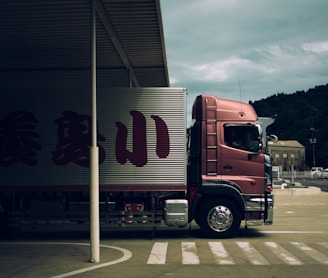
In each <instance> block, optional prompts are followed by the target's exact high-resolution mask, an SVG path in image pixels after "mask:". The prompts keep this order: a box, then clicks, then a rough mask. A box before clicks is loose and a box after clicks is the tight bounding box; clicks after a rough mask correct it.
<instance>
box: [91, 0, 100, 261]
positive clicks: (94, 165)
mask: <svg viewBox="0 0 328 278" xmlns="http://www.w3.org/2000/svg"><path fill="white" fill-rule="evenodd" d="M91 6H92V7H91V50H92V56H91V75H92V81H91V84H92V100H91V105H92V109H91V113H92V121H91V123H92V124H91V125H92V134H91V148H90V261H91V262H93V263H98V262H99V261H100V246H99V241H100V240H99V238H100V232H99V164H98V161H99V159H98V157H99V151H98V147H97V86H96V81H97V71H96V70H97V68H96V66H97V65H96V57H97V56H96V10H95V5H94V1H93V0H92V1H91Z"/></svg>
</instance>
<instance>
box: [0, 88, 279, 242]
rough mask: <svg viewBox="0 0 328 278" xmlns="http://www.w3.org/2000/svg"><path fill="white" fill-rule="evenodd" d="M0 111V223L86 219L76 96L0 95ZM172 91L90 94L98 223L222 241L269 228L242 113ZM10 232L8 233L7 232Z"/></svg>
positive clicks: (269, 209)
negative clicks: (194, 230)
mask: <svg viewBox="0 0 328 278" xmlns="http://www.w3.org/2000/svg"><path fill="white" fill-rule="evenodd" d="M5 99H6V101H5V102H2V105H1V106H2V107H1V110H0V146H1V147H0V177H1V179H0V194H1V199H0V201H1V208H2V211H3V212H6V214H7V215H8V218H9V220H8V222H9V225H14V224H12V222H15V221H16V222H15V223H16V224H15V225H22V224H23V223H24V221H25V222H28V221H33V223H36V222H38V221H39V222H42V221H46V222H47V223H51V221H53V222H54V223H55V222H56V221H57V222H58V221H61V222H65V223H67V222H70V223H73V222H79V223H80V222H88V217H89V208H90V205H89V204H90V197H89V193H90V192H89V191H90V186H89V183H90V178H89V177H90V152H89V151H90V145H91V130H92V129H91V123H92V121H91V107H90V92H88V91H87V90H85V91H84V90H72V89H67V90H64V89H61V90H58V89H57V90H55V89H54V90H49V89H47V90H43V89H29V90H28V89H24V90H9V91H8V92H7V93H6V97H5ZM187 110H188V109H187V92H186V89H184V88H110V89H98V90H97V146H98V149H99V192H100V194H99V211H100V217H99V221H100V225H109V226H116V227H131V226H133V225H139V226H140V225H145V226H151V227H157V226H158V225H164V224H165V225H168V226H178V227H184V226H186V225H188V224H189V223H191V222H192V221H195V222H196V223H197V224H198V225H199V227H200V228H201V230H202V232H203V234H204V236H206V237H209V238H227V237H233V236H234V235H235V234H236V232H237V231H238V229H239V228H240V225H241V221H245V225H246V226H248V225H261V224H272V223H273V205H274V198H273V194H272V171H271V158H270V154H269V152H268V149H267V143H266V142H267V138H268V136H266V135H265V134H266V133H265V132H264V130H263V128H265V127H263V126H262V124H261V122H260V120H259V118H258V116H257V114H256V112H255V110H254V109H253V107H252V106H251V105H250V104H247V103H242V102H238V101H233V100H226V99H222V98H218V97H216V96H214V95H209V94H202V95H199V96H197V97H196V98H195V100H194V102H193V106H192V112H191V115H190V116H191V117H192V123H191V125H190V126H189V127H188V128H187V114H188V111H187ZM17 223H18V224H17Z"/></svg>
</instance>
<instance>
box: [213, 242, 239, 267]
mask: <svg viewBox="0 0 328 278" xmlns="http://www.w3.org/2000/svg"><path fill="white" fill-rule="evenodd" d="M208 245H209V246H210V249H211V251H212V253H213V255H214V258H215V261H216V263H217V264H221V265H232V264H235V263H234V261H233V259H232V257H231V256H230V255H229V254H228V252H227V251H226V249H225V248H224V246H223V244H222V242H209V243H208Z"/></svg>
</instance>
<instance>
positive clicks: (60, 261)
mask: <svg viewBox="0 0 328 278" xmlns="http://www.w3.org/2000/svg"><path fill="white" fill-rule="evenodd" d="M274 213H275V220H274V224H273V225H272V226H258V227H250V228H248V229H245V227H244V226H242V227H241V229H240V231H239V233H238V234H237V236H236V237H235V238H232V239H224V240H213V239H206V238H203V237H202V235H201V233H200V231H199V229H198V227H197V226H196V225H192V226H191V229H189V227H186V228H183V229H178V228H167V227H162V228H160V229H159V230H158V231H156V233H155V234H152V230H146V229H143V230H132V229H129V230H116V231H108V230H105V229H102V233H101V261H100V263H98V264H93V263H89V262H88V260H89V255H90V253H89V249H90V246H89V238H88V236H89V234H88V227H87V225H81V226H79V229H75V230H60V229H57V230H56V229H55V228H54V227H51V226H50V227H48V230H47V229H45V230H43V231H41V230H40V231H36V230H35V231H33V230H31V231H29V232H26V233H24V234H21V235H19V236H17V237H16V238H13V239H10V240H5V241H1V242H0V265H1V272H0V277H84V278H85V277H115V278H116V277H118V278H120V277H122V278H123V277H124V278H126V277H236V278H239V277H240V278H241V277H242V278H244V277H261V278H262V277H264V278H266V277H268V278H273V277H275V278H278V277H289V278H294V277H295V278H296V277H297V278H300V277H326V274H327V266H328V193H321V194H318V195H311V196H276V202H275V212H274ZM74 227H76V226H74Z"/></svg>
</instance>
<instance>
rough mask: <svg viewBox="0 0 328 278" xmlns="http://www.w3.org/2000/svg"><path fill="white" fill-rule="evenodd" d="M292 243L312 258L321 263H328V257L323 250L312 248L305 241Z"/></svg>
mask: <svg viewBox="0 0 328 278" xmlns="http://www.w3.org/2000/svg"><path fill="white" fill-rule="evenodd" d="M291 244H292V245H294V246H295V247H297V248H298V249H299V250H301V251H303V252H304V253H305V254H307V255H308V256H310V257H311V258H312V259H314V260H316V261H317V262H319V263H321V264H328V257H327V256H326V255H324V254H322V253H321V252H319V251H317V250H315V249H313V248H311V247H310V246H308V245H306V244H305V243H303V242H291Z"/></svg>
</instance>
